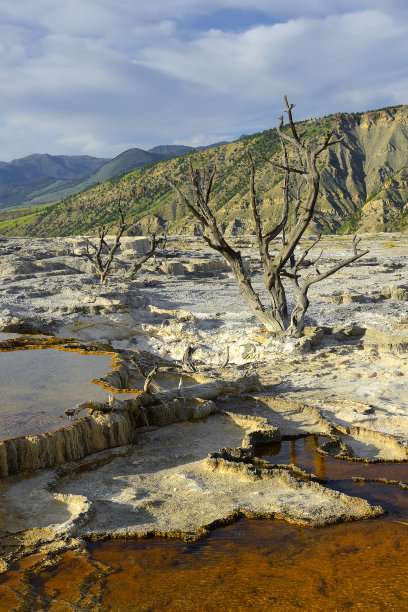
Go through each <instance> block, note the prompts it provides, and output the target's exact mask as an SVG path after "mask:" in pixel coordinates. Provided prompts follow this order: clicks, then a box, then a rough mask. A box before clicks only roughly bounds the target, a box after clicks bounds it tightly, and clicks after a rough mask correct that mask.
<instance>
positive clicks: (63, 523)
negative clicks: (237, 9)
mask: <svg viewBox="0 0 408 612" xmlns="http://www.w3.org/2000/svg"><path fill="white" fill-rule="evenodd" d="M235 241H236V245H235V246H236V247H239V248H240V249H241V251H242V253H243V254H244V255H246V256H247V257H249V259H250V260H251V263H252V264H253V265H254V266H255V272H254V276H253V278H254V283H255V286H256V287H257V288H259V290H261V289H260V287H261V282H259V283H258V276H257V275H258V274H259V281H261V276H260V271H259V270H257V269H256V251H255V250H254V247H253V243H254V240H253V237H251V236H245V237H240V238H236V239H235ZM304 242H305V244H307V242H308V239H307V238H305V239H304ZM350 242H351V238H350V237H347V236H346V237H336V236H329V237H326V238H324V239H323V240H322V248H323V249H324V254H323V257H322V258H321V260H320V261H319V267H320V266H321V267H322V268H323V267H324V266H325V265H332V264H333V262H334V261H335V260H336V258H338V257H344V256H345V255H346V254H347V252H348V251H349V249H350ZM84 244H85V242H84V239H82V238H58V239H57V238H53V239H51V238H49V239H31V238H30V239H22V238H16V239H10V240H2V241H1V243H0V248H1V253H0V255H1V259H0V282H1V295H0V299H1V300H2V308H1V313H0V326H1V330H2V331H3V332H6V333H8V332H10V333H17V334H36V336H26V339H25V340H23V341H21V340H20V345H19V346H18V343H17V344H14V345H13V341H12V340H10V341H8V340H6V339H4V340H3V341H2V343H1V349H2V350H14V349H16V348H24V343H25V346H26V348H27V345H30V344H32V345H35V343H36V342H39V341H40V342H43V343H44V342H49V343H50V345H51V344H53V343H54V344H58V345H59V346H62V347H68V348H71V349H80V350H85V351H86V350H96V349H97V348H98V347H99V348H101V347H105V349H106V350H108V349H109V350H111V351H114V352H116V353H117V355H118V366H117V369H116V372H114V373H111V374H110V375H109V376H107V377H105V382H106V383H107V384H110V385H111V386H112V387H115V386H116V387H119V388H120V387H122V389H126V388H133V389H142V388H143V384H144V379H143V377H142V376H141V374H140V371H139V370H138V368H137V367H136V364H137V363H139V364H142V365H143V367H144V368H145V371H146V372H147V371H149V370H150V369H151V368H152V367H153V365H154V364H155V363H157V365H158V366H159V373H158V375H157V377H156V378H155V380H156V382H157V384H158V385H159V386H161V388H162V391H161V392H160V391H157V389H156V390H155V391H154V392H153V390H152V389H148V390H147V393H142V394H141V395H136V394H135V396H134V399H126V400H123V401H120V400H118V401H115V402H114V403H113V404H112V405H111V406H108V404H107V405H106V409H105V408H103V407H101V406H99V407H96V409H91V411H90V413H91V414H88V415H87V414H86V412H87V411H86V410H85V412H84V413H81V414H78V415H76V414H75V413H74V416H75V417H76V418H75V419H74V420H73V421H72V420H71V421H68V420H67V422H66V427H63V428H61V429H60V430H58V431H57V432H53V433H51V434H44V436H48V437H47V440H46V441H45V437H44V436H43V437H42V436H41V435H40V436H31V437H30V436H26V437H24V438H19V439H17V440H14V441H13V440H9V441H6V442H5V443H0V446H1V445H2V446H1V448H0V458H1V462H2V463H1V465H2V468H1V469H2V475H3V478H2V480H1V481H0V482H1V485H0V500H1V508H2V509H1V512H0V519H1V521H2V523H1V527H0V538H1V539H0V547H1V548H0V550H1V557H2V564H3V565H2V567H3V569H5V568H6V567H7V566H8V564H9V563H10V562H11V561H12V560H13V559H15V558H18V557H19V556H21V555H23V554H27V553H28V552H35V551H37V550H39V549H41V550H42V551H48V552H50V553H52V552H55V551H58V550H63V549H65V548H78V547H81V546H82V545H83V543H84V542H85V541H87V540H92V539H104V538H107V537H122V536H124V537H141V536H146V535H152V534H160V535H166V536H177V537H183V538H185V539H194V538H197V537H202V536H203V535H205V533H207V532H208V530H210V529H212V528H215V527H216V526H217V525H220V524H223V523H225V522H228V521H231V520H234V518H236V517H238V516H242V515H245V516H248V517H265V518H266V517H271V518H273V517H278V518H283V519H285V520H287V521H289V522H294V523H298V524H303V525H310V526H320V525H325V524H330V523H334V522H339V521H343V520H346V521H347V520H357V519H361V518H369V517H374V516H377V515H379V514H381V513H382V509H381V508H379V507H377V506H370V505H369V504H368V503H367V502H366V501H365V500H362V499H359V498H356V497H349V496H347V495H344V494H342V493H339V492H336V491H332V490H330V489H328V488H326V487H325V486H324V482H322V481H321V480H320V479H319V478H318V477H317V476H315V475H314V474H311V473H305V472H301V471H300V470H297V469H296V468H295V467H294V466H293V465H290V464H288V465H278V466H273V467H271V466H268V465H266V464H265V462H263V461H262V460H260V459H257V457H256V448H257V446H258V445H260V444H267V443H271V442H274V441H279V440H281V439H286V440H287V439H293V438H296V437H299V436H304V435H307V434H316V435H320V436H324V437H325V442H324V443H322V444H321V446H320V448H319V452H320V453H321V454H322V455H324V454H328V455H331V456H334V457H338V458H342V459H346V460H351V461H360V462H363V461H365V462H376V461H404V460H407V458H408V455H407V448H408V411H407V408H406V405H407V397H408V393H407V388H408V386H407V380H406V379H407V373H406V372H407V368H406V365H407V351H408V283H406V275H407V271H406V270H407V268H406V260H407V254H408V237H407V236H406V235H405V234H393V235H390V234H379V235H374V234H367V235H364V236H363V240H362V244H363V246H364V248H367V249H369V251H370V252H369V254H368V255H367V256H365V257H364V258H362V259H361V260H359V261H358V262H356V263H355V264H354V265H352V266H350V267H348V268H344V269H342V270H341V271H340V272H339V273H338V274H337V275H336V276H333V277H331V278H329V279H327V281H326V282H323V283H321V284H319V286H318V287H316V289H315V291H314V293H313V292H311V298H312V304H311V307H310V309H309V311H308V326H307V327H306V329H305V331H304V334H303V335H302V336H301V337H300V338H278V337H276V336H273V335H271V334H268V333H267V332H266V330H264V329H263V328H262V327H261V326H260V325H259V323H258V322H257V321H256V320H255V319H254V317H253V316H252V315H251V313H250V311H249V309H248V308H247V306H246V304H245V302H244V301H243V300H242V298H241V297H240V295H239V292H238V289H237V287H236V285H235V283H234V279H233V278H232V275H231V273H230V271H229V269H228V267H227V266H226V264H225V263H224V261H223V260H221V259H217V258H216V257H215V256H214V255H213V253H211V252H209V251H207V250H206V249H205V248H204V247H203V245H202V244H201V242H199V239H193V238H188V237H185V238H182V237H178V238H177V239H171V240H170V241H169V243H168V245H167V248H166V251H161V252H159V253H158V254H157V257H156V259H155V260H154V261H153V260H150V262H149V265H146V266H145V268H144V269H142V270H141V272H140V274H139V276H138V278H137V279H136V280H134V281H131V282H127V281H126V280H125V279H124V275H123V271H124V270H125V269H126V266H128V265H129V264H130V263H131V261H132V257H134V256H135V253H137V251H138V250H140V251H142V250H143V248H146V241H143V239H134V238H127V239H123V240H122V251H121V252H120V253H119V256H118V258H117V259H116V260H115V267H114V270H113V273H112V275H111V276H110V277H109V279H108V283H107V284H106V285H100V284H99V283H98V280H97V278H96V276H95V275H94V274H93V271H92V268H91V267H90V263H89V262H88V261H87V260H86V258H82V257H81V253H83V249H84ZM38 334H45V335H47V336H49V337H51V340H50V339H48V340H46V341H45V340H44V339H43V340H38ZM27 338H31V340H27ZM75 343H76V344H75ZM189 345H191V346H193V347H194V348H195V349H196V350H195V352H194V354H193V358H192V361H193V366H194V370H195V371H188V369H189V368H187V369H186V368H184V370H183V366H182V357H183V354H184V352H185V350H186V348H187V347H188V346H189ZM227 346H228V348H229V363H228V364H227V365H225V364H224V361H225V351H226V347H227ZM190 370H191V368H190ZM104 374H105V373H104V372H101V378H103V376H104ZM43 375H44V376H46V373H43ZM23 376H24V372H16V374H15V381H16V384H18V380H19V378H20V377H23ZM189 389H190V390H191V391H188V390H189ZM85 399H86V398H84V400H85ZM84 407H85V408H89V406H84ZM70 432H71V433H70ZM72 432H74V433H72ZM74 438H75V444H74V443H73V439H74ZM41 445H43V446H41ZM53 445H54V446H53ZM70 445H71V446H70ZM41 448H47V452H46V453H45V454H44V453H41V452H39V449H40V450H41ZM69 448H70V449H71V451H72V452H71V451H69ZM53 449H54V450H53ZM67 449H68V450H67ZM70 452H71V454H70ZM17 456H18V457H19V459H18V461H17V459H16V457H17ZM45 456H46V459H44V457H45ZM21 457H25V459H24V461H26V463H24V461H23V459H21ZM33 457H37V459H36V461H37V463H34V462H33V463H32V465H30V461H32V460H33ZM39 457H41V461H42V462H41V461H40V460H39V459H38V458H39ZM13 461H14V463H13ZM34 468H35V469H36V470H37V471H31V472H28V473H27V472H24V473H22V470H27V469H28V470H30V469H31V470H33V469H34Z"/></svg>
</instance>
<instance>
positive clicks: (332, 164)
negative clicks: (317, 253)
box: [0, 106, 408, 236]
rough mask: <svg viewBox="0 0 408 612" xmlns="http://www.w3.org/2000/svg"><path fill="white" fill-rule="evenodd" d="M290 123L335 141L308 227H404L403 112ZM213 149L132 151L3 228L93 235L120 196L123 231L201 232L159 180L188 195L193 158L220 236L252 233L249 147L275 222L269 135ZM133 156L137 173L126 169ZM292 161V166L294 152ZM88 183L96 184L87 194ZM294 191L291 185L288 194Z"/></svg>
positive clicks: (0, 227)
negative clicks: (209, 180)
mask: <svg viewBox="0 0 408 612" xmlns="http://www.w3.org/2000/svg"><path fill="white" fill-rule="evenodd" d="M297 125H298V129H299V131H300V132H301V133H302V134H303V138H304V139H305V140H306V141H309V142H311V143H312V144H313V143H316V142H317V141H319V140H322V139H324V137H325V134H326V132H327V131H328V130H333V131H334V133H335V134H336V137H337V136H338V137H341V138H342V141H341V142H340V143H339V144H337V145H335V146H334V147H331V148H329V149H327V150H325V151H324V152H323V153H322V155H321V156H320V158H319V161H318V164H319V169H320V172H321V186H320V197H319V201H318V205H317V209H316V214H315V219H314V222H313V225H312V227H311V230H312V231H314V230H321V231H323V232H326V233H333V232H338V233H345V232H378V231H391V230H405V229H406V228H408V106H396V107H388V108H384V109H379V110H375V111H368V112H364V113H354V114H349V113H336V114H334V115H329V116H326V117H323V118H320V119H310V120H305V121H300V122H298V124H297ZM217 144H218V146H217ZM217 144H216V145H212V147H211V148H210V149H208V148H204V149H203V150H196V149H195V150H193V149H191V148H188V147H184V146H183V145H168V146H166V145H163V146H162V147H155V148H154V149H152V150H150V151H147V152H146V151H144V152H142V153H143V154H146V155H147V157H145V156H144V155H143V154H142V153H140V151H141V150H140V149H130V150H129V151H126V152H125V153H122V154H121V155H120V156H118V157H117V158H115V160H110V161H109V162H107V163H105V164H103V165H102V166H100V167H99V168H98V169H96V170H94V171H93V172H92V173H91V174H89V175H87V176H86V177H82V178H81V179H80V182H79V183H77V184H76V188H78V186H79V185H83V186H84V187H83V189H84V190H83V191H81V192H80V193H76V194H74V193H72V194H68V195H67V196H65V195H63V196H62V199H61V201H59V202H57V203H55V204H51V205H49V206H40V207H35V208H29V209H25V210H7V211H4V212H0V232H1V233H3V234H6V235H37V236H46V235H70V234H85V233H96V232H97V230H98V228H99V227H100V226H101V225H103V224H114V223H115V222H116V221H117V206H116V204H117V202H118V200H119V197H121V203H122V208H123V211H124V214H125V220H126V223H127V225H128V229H127V233H128V234H131V235H137V234H145V233H148V232H151V231H158V230H160V229H161V228H163V227H164V226H165V225H167V226H168V227H169V231H170V232H177V233H183V232H199V231H200V228H199V227H198V226H197V224H196V221H195V220H194V219H193V218H192V217H191V215H190V214H189V213H188V211H187V210H186V206H185V204H183V203H182V202H180V201H179V199H178V198H177V197H176V196H175V194H174V192H173V191H172V190H171V188H170V187H169V186H168V185H167V184H166V183H165V181H164V180H163V175H164V174H167V175H168V176H169V177H171V179H172V180H173V181H174V182H175V183H176V184H177V185H178V186H179V187H180V188H181V189H182V190H183V191H184V192H185V193H186V194H188V193H190V186H189V161H190V160H191V161H192V163H193V167H194V168H195V169H197V170H198V171H199V172H200V173H201V175H202V176H203V175H204V172H205V170H204V169H205V168H207V169H208V168H210V167H213V166H214V165H216V168H217V175H216V180H215V182H214V186H213V191H212V198H211V201H210V205H211V206H212V207H213V209H214V210H215V211H216V216H217V218H218V220H219V223H220V226H221V227H222V229H223V231H225V232H226V233H227V234H243V233H251V232H253V231H254V226H253V221H252V214H251V206H250V194H249V166H248V160H247V152H248V151H251V153H252V155H253V157H254V159H255V164H256V188H257V197H258V201H259V207H260V212H261V215H262V218H263V220H264V228H265V231H267V230H268V229H269V228H271V227H272V226H273V224H274V223H276V222H277V221H278V220H279V219H280V215H281V210H282V180H283V176H282V172H281V171H280V170H279V169H277V168H276V167H274V166H273V165H271V164H270V163H269V161H270V160H272V161H277V162H278V163H279V162H282V156H281V150H280V143H279V138H278V135H277V132H276V129H270V130H266V131H264V132H262V133H257V134H252V135H243V136H242V137H240V138H239V139H238V140H236V141H234V142H231V143H227V144H223V143H221V144H219V143H217ZM186 149H187V150H186ZM135 151H136V152H138V153H137V155H136V158H133V153H130V152H135ZM293 155H294V154H293ZM128 156H129V158H130V159H128ZM138 156H139V157H138ZM154 156H157V157H154ZM160 156H161V159H158V158H159V157H160ZM135 159H139V161H140V165H141V166H143V167H139V168H138V169H133V168H132V164H133V163H135ZM147 160H150V161H147ZM268 160H269V161H268ZM292 161H293V163H296V156H295V155H294V156H293V160H292ZM144 162H146V163H144ZM136 163H137V162H136ZM115 164H116V165H115ZM106 170H108V171H107V172H106ZM111 173H113V174H115V175H116V176H114V175H113V174H111ZM109 174H110V176H108V175H109ZM90 177H91V178H90ZM96 177H98V178H97V180H96ZM54 180H68V181H69V180H75V179H54ZM94 180H96V182H97V183H98V184H95V183H94V185H93V186H92V187H91V188H89V187H90V183H91V182H92V181H94ZM64 184H65V183H64ZM294 192H295V186H293V189H292V195H294Z"/></svg>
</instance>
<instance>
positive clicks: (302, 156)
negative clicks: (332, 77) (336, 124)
mask: <svg viewBox="0 0 408 612" xmlns="http://www.w3.org/2000/svg"><path fill="white" fill-rule="evenodd" d="M285 106H286V113H287V116H288V121H289V127H290V134H289V133H286V132H284V131H283V130H282V128H283V116H282V117H280V122H279V126H278V128H277V131H278V135H279V138H280V141H281V145H282V152H283V163H275V162H273V161H270V160H269V159H267V160H266V161H267V162H268V163H271V164H272V165H273V166H275V167H277V168H279V169H280V170H283V171H284V180H283V196H284V197H283V201H284V206H283V211H282V215H281V220H280V222H279V223H278V224H277V225H276V226H275V227H274V228H273V229H272V230H271V231H269V232H266V233H264V231H263V227H262V220H261V217H260V214H259V210H258V202H257V198H256V190H255V164H254V160H253V158H252V155H251V154H250V153H248V158H249V164H250V198H251V208H252V215H253V219H254V223H255V233H256V240H257V245H258V250H259V254H260V257H261V261H262V266H263V272H264V283H265V287H266V290H267V293H268V296H269V301H270V306H269V307H265V306H264V305H263V304H262V302H261V300H260V298H259V295H258V294H257V293H256V291H255V290H254V288H253V286H252V283H251V279H250V275H249V274H248V273H247V269H248V267H247V266H246V265H245V263H244V262H243V260H242V257H241V254H240V252H239V251H235V250H234V249H233V248H232V247H231V246H230V245H229V244H228V243H227V241H226V240H225V238H224V236H223V235H222V233H221V231H220V229H219V227H218V225H217V222H216V219H215V217H214V214H213V212H212V211H211V209H210V207H209V200H210V195H211V189H212V185H213V181H214V177H215V173H216V168H215V167H214V168H213V170H212V172H211V173H210V175H209V179H208V182H207V186H206V187H205V188H204V187H203V186H202V185H201V182H200V179H199V178H198V177H197V173H196V172H194V170H193V167H192V164H191V161H190V179H191V183H192V186H193V189H194V194H195V201H194V203H193V202H192V201H190V200H189V199H188V198H187V197H186V196H185V195H184V194H183V193H182V192H181V190H180V189H179V188H178V187H177V186H176V185H174V183H173V182H172V181H171V180H170V178H169V177H168V176H164V179H165V180H166V181H167V183H168V184H169V185H170V186H171V187H172V188H173V190H174V191H175V192H176V193H177V194H178V196H179V197H180V198H181V200H182V201H183V202H184V203H185V204H186V206H187V208H188V210H189V211H190V212H191V213H192V214H193V215H194V217H195V218H196V219H198V220H199V221H200V223H201V224H202V227H203V238H204V240H205V241H206V242H207V244H208V245H209V246H210V247H211V248H212V249H214V250H216V251H218V252H219V253H221V255H223V257H224V258H225V259H226V260H227V262H228V263H229V265H230V266H231V269H232V271H233V273H234V275H235V277H236V280H237V282H238V286H239V289H240V291H241V294H242V295H243V297H244V298H245V299H246V301H247V303H248V304H249V306H250V308H251V310H252V312H253V313H254V314H255V315H256V317H257V318H258V320H259V321H260V322H261V323H263V324H264V325H265V327H266V328H267V329H268V330H269V331H272V332H275V333H282V332H286V333H288V334H290V335H297V334H299V333H300V331H301V330H302V329H303V326H304V315H305V312H306V310H307V308H308V305H309V301H308V297H307V292H308V289H309V287H310V286H311V285H312V284H314V283H317V282H319V281H321V280H323V279H324V278H327V277H328V276H330V275H332V274H334V273H335V272H336V271H337V270H339V269H340V268H343V267H344V266H346V265H348V264H349V263H351V262H353V261H355V260H356V259H358V258H360V257H362V256H363V255H364V254H365V253H367V251H364V252H358V251H357V242H354V243H353V245H354V255H352V256H351V257H349V258H347V259H344V260H342V261H341V262H339V263H338V264H337V265H336V266H333V267H332V268H330V269H329V270H326V271H325V272H324V273H319V272H318V273H317V274H316V275H315V276H311V277H308V278H307V279H306V280H305V281H303V282H302V283H301V284H300V283H299V279H300V269H301V264H302V262H303V261H304V259H305V253H303V254H302V255H300V257H297V255H296V254H295V249H296V247H297V246H298V244H299V242H300V240H301V238H302V236H303V234H304V233H305V231H306V229H307V228H308V226H309V225H310V222H311V221H312V218H313V214H314V211H315V206H316V202H317V197H318V194H319V185H320V174H319V171H318V169H317V165H316V162H317V159H318V157H319V155H320V154H321V153H322V152H323V151H324V150H325V149H327V148H328V147H329V146H332V145H334V144H336V143H338V142H340V140H341V139H340V140H335V139H333V132H332V131H329V132H327V133H326V136H325V138H324V140H323V142H321V143H320V144H318V145H317V146H314V147H312V146H311V145H308V144H306V143H305V142H303V141H302V140H301V139H300V137H299V135H298V132H297V129H296V126H295V123H294V121H293V117H292V109H293V108H294V104H289V103H288V101H287V98H286V96H285ZM286 143H288V144H290V145H292V146H293V148H294V150H295V152H296V155H297V159H298V162H299V167H294V166H291V165H290V163H289V156H288V152H287V148H286ZM292 175H294V176H296V177H298V185H297V201H296V205H295V207H294V213H293V220H292V225H291V227H289V224H288V219H289V183H290V178H291V176H292ZM302 196H303V197H302ZM280 234H282V235H283V240H282V246H281V248H280V249H279V250H278V252H277V253H276V254H271V253H270V245H271V242H272V240H274V239H275V238H277V237H278V236H279V235H280ZM317 241H318V240H316V241H315V243H314V244H316V242H317ZM313 246H314V245H313ZM308 251H309V250H308V249H307V250H306V253H307V252H308ZM285 277H287V278H290V279H291V281H292V283H293V286H294V288H295V293H296V296H297V303H296V306H295V309H294V311H293V313H292V315H291V316H290V315H289V313H288V307H287V299H286V292H285V287H284V284H283V282H282V279H283V278H285Z"/></svg>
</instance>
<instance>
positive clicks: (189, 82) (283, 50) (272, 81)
mask: <svg viewBox="0 0 408 612" xmlns="http://www.w3.org/2000/svg"><path fill="white" fill-rule="evenodd" d="M0 83H1V85H2V87H1V95H0V118H1V120H0V126H1V137H0V160H2V161H10V160H12V159H15V158H20V157H24V156H26V155H29V154H32V153H50V154H54V155H61V154H66V155H80V154H86V155H93V156H97V157H114V156H116V155H118V154H119V153H121V152H122V151H124V150H126V149H129V148H132V147H140V148H142V149H149V148H151V147H154V146H156V145H159V144H186V145H190V146H196V145H202V144H210V143H214V142H218V141H221V140H233V139H235V138H237V137H239V136H240V135H241V134H243V133H246V134H250V133H254V132H258V131H262V130H265V129H269V128H271V127H274V126H276V124H277V123H278V117H279V115H281V114H282V110H283V96H284V95H285V94H286V95H287V96H288V98H289V101H290V102H293V103H296V109H295V110H294V116H295V119H304V118H308V117H320V116H323V115H326V114H330V113H335V112H353V111H364V110H368V109H374V108H380V107H383V106H390V105H397V104H407V103H408V2H407V1H406V0H291V2H288V1H287V0H246V1H244V0H1V4H0Z"/></svg>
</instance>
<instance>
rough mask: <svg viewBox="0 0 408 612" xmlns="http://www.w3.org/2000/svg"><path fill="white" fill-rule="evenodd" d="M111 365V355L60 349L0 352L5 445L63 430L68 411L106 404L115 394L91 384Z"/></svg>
mask: <svg viewBox="0 0 408 612" xmlns="http://www.w3.org/2000/svg"><path fill="white" fill-rule="evenodd" d="M112 365H113V358H112V356H111V355H95V354H86V353H85V354H84V353H78V352H74V351H62V350H58V349H55V348H46V349H30V350H16V351H5V352H0V389H1V403H0V440H5V439H7V438H12V437H17V436H23V435H30V434H38V433H44V432H47V431H52V430H54V429H57V428H59V427H64V426H66V425H68V424H69V421H67V419H66V417H65V415H64V411H65V410H66V409H67V408H72V407H73V406H75V405H76V404H77V403H79V402H82V401H86V400H89V401H102V402H105V401H107V400H108V397H109V395H110V393H111V391H109V390H108V389H104V388H103V387H102V386H101V385H99V384H94V383H92V382H91V381H92V380H93V379H95V378H99V377H100V376H103V375H104V374H106V373H107V372H108V371H109V369H110V368H111V366H112ZM118 397H120V399H124V396H123V395H122V394H121V395H120V396H118Z"/></svg>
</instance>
